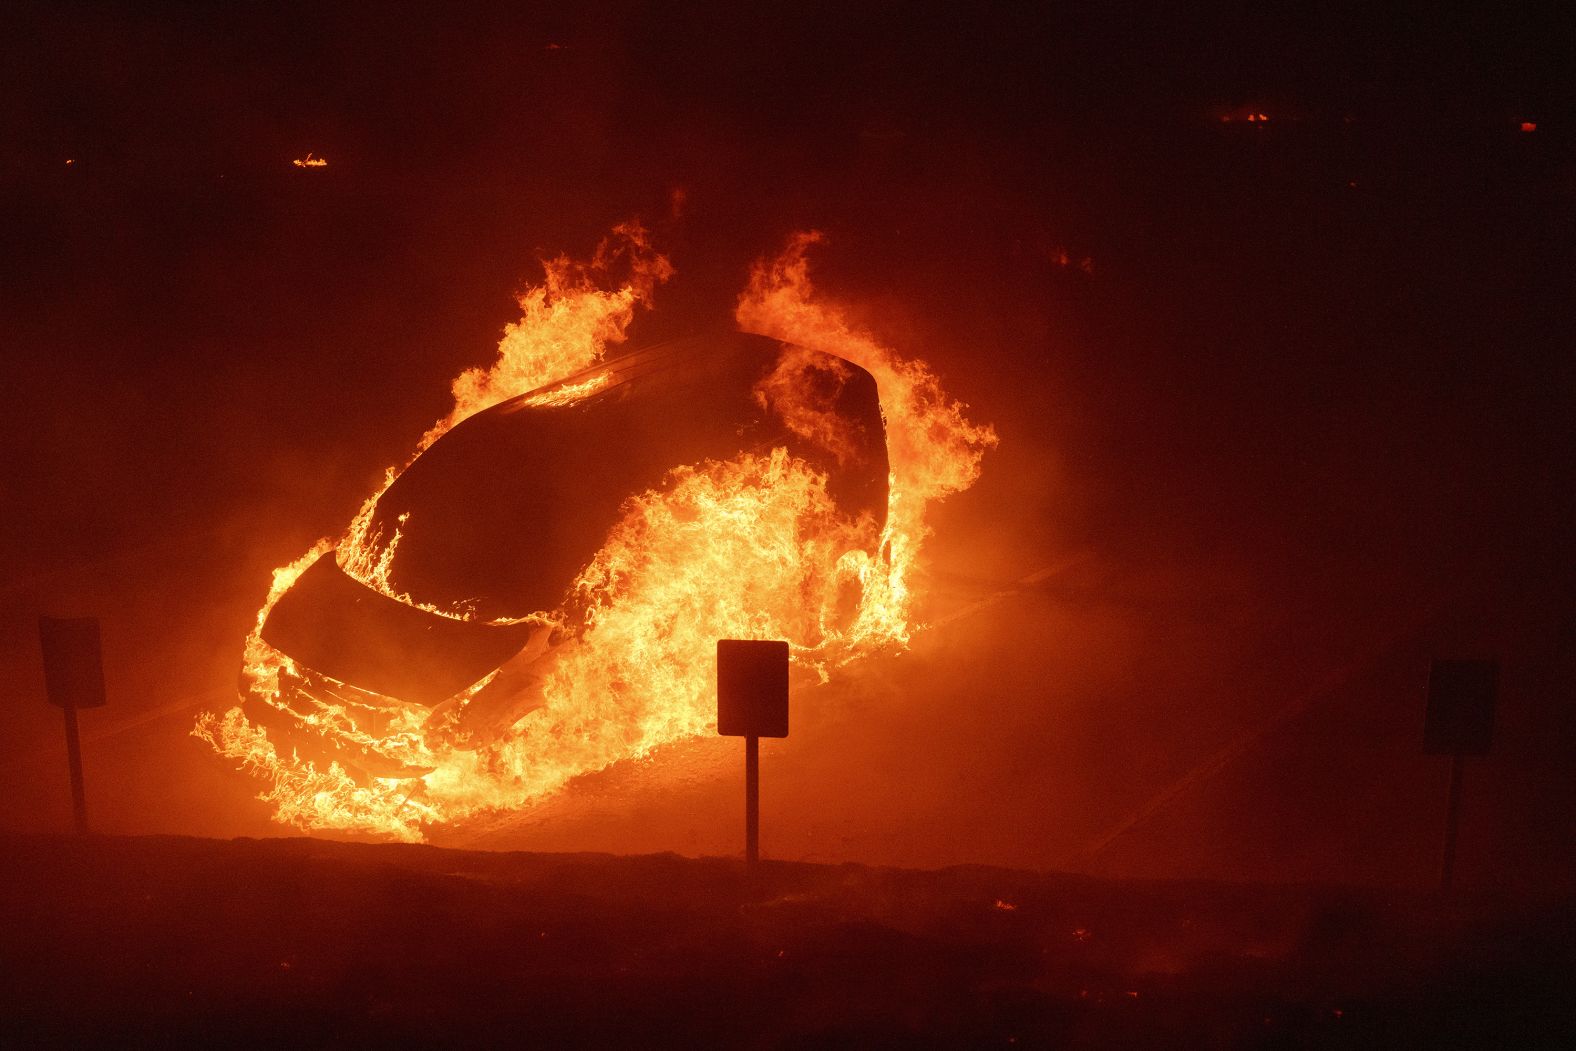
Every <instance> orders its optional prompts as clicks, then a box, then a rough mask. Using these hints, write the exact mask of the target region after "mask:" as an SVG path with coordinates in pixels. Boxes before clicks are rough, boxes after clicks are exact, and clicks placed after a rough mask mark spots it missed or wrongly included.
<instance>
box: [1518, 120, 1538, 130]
mask: <svg viewBox="0 0 1576 1051" xmlns="http://www.w3.org/2000/svg"><path fill="white" fill-rule="evenodd" d="M1521 130H1522V131H1524V132H1528V131H1537V130H1538V125H1537V122H1536V121H1530V120H1524V121H1522V122H1521Z"/></svg>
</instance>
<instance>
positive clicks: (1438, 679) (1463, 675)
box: [1423, 661, 1499, 755]
mask: <svg viewBox="0 0 1576 1051" xmlns="http://www.w3.org/2000/svg"><path fill="white" fill-rule="evenodd" d="M1498 689H1499V665H1498V664H1496V663H1495V662H1494V661H1435V662H1434V664H1433V667H1432V668H1431V669H1430V670H1429V673H1428V716H1427V718H1426V719H1425V720H1424V723H1423V751H1424V753H1425V754H1427V755H1487V754H1488V749H1489V743H1490V740H1491V739H1492V737H1493V736H1494V699H1495V696H1496V694H1497V693H1498Z"/></svg>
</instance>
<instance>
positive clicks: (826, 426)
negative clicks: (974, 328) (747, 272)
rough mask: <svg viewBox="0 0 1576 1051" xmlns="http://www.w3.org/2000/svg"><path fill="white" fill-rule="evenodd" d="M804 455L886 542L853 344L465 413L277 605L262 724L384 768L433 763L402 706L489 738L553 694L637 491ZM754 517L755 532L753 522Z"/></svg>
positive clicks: (400, 771)
mask: <svg viewBox="0 0 1576 1051" xmlns="http://www.w3.org/2000/svg"><path fill="white" fill-rule="evenodd" d="M774 450H783V451H785V452H786V454H787V456H789V457H791V458H793V459H795V460H798V461H802V462H803V463H804V464H806V465H808V467H809V468H810V469H812V470H813V471H814V472H816V473H817V474H818V475H820V476H823V477H824V479H825V492H826V496H827V497H828V498H829V499H830V501H831V502H832V504H833V505H834V507H835V513H836V515H837V516H838V517H839V519H840V520H842V521H843V522H844V523H845V525H846V535H847V536H849V537H851V538H853V543H854V544H855V545H856V546H857V547H859V548H861V549H862V550H863V551H864V552H866V553H867V554H868V555H870V556H872V557H875V556H877V551H876V549H877V547H878V546H879V545H880V543H881V536H882V529H883V525H884V524H885V520H886V513H887V499H888V492H887V487H888V461H887V448H886V435H885V429H884V426H883V419H882V411H881V405H880V401H879V399H878V396H877V390H876V383H875V380H874V379H873V378H872V377H871V375H870V374H869V373H868V372H866V371H865V370H864V369H862V368H860V367H858V366H856V365H854V364H852V363H850V362H848V361H846V360H844V359H843V358H840V357H837V356H834V355H832V354H828V353H823V352H819V351H811V350H807V349H804V348H801V347H797V346H793V345H789V344H784V343H781V342H778V341H776V340H773V339H768V338H765V337H761V336H752V335H745V334H739V333H726V334H717V335H714V336H710V337H706V338H697V339H691V340H683V341H677V342H671V343H666V344H662V345H659V346H655V347H651V348H649V349H645V350H641V351H636V352H632V353H628V354H624V355H621V356H619V357H617V358H613V359H610V360H608V361H606V362H604V363H602V364H600V365H597V366H595V367H593V368H591V369H587V370H585V371H583V372H580V373H577V374H575V375H573V376H569V377H567V378H565V379H563V380H560V381H558V382H556V383H553V384H551V385H549V386H546V387H542V388H539V389H537V390H534V391H531V392H528V393H526V394H522V395H520V396H518V397H515V398H512V399H510V400H508V401H504V402H501V403H499V404H496V405H493V406H492V407H490V408H488V409H486V410H484V411H482V412H479V413H476V414H475V415H473V416H470V417H469V418H467V419H465V420H463V421H462V422H461V423H459V424H458V425H456V426H455V427H454V428H453V429H452V430H450V431H448V433H446V434H444V435H443V436H442V437H441V438H440V439H439V440H438V441H436V442H435V443H434V444H432V445H431V447H429V448H428V449H427V450H426V451H425V452H423V453H422V454H421V455H420V456H419V457H418V458H417V459H416V460H415V461H414V462H412V463H411V464H410V466H409V467H407V468H406V469H405V471H404V472H403V473H401V474H400V475H399V476H398V477H397V478H396V479H395V480H394V481H393V482H392V484H390V485H389V486H388V488H386V489H385V490H384V491H383V492H382V493H381V495H380V496H378V498H377V500H376V502H375V504H373V505H371V506H370V507H369V508H368V509H366V511H365V512H364V515H366V516H368V517H366V519H365V521H364V522H363V523H361V524H362V525H363V529H362V530H361V534H360V535H361V536H362V537H363V538H370V540H365V539H364V541H363V543H362V544H361V545H360V548H359V549H349V550H347V548H348V547H349V546H350V545H348V544H347V543H344V542H342V545H341V549H340V550H339V551H337V552H328V553H325V554H324V555H322V556H320V557H319V558H318V559H317V561H316V562H315V563H313V564H312V565H311V567H310V568H309V569H307V570H306V572H305V573H303V574H302V575H301V576H300V577H299V578H298V579H297V580H296V582H295V583H294V585H293V586H291V587H290V588H289V590H287V591H285V592H284V593H283V595H281V596H280V597H279V598H278V600H277V602H275V604H274V605H273V607H272V609H270V610H268V612H267V615H266V619H265V620H264V622H263V624H262V628H261V636H262V639H263V640H264V641H265V642H266V643H267V644H268V645H269V646H270V647H272V648H273V649H274V650H276V651H278V653H279V654H281V655H282V656H283V657H284V658H285V659H286V661H285V666H286V671H285V672H284V673H282V674H281V675H280V677H279V681H278V688H277V691H276V692H270V693H267V694H262V693H259V692H258V691H256V690H253V691H251V692H250V693H249V694H248V695H247V696H246V698H245V702H246V703H245V711H246V714H247V716H248V718H249V719H251V720H252V721H253V722H254V723H257V724H259V725H260V726H262V727H264V728H266V730H267V732H268V733H269V736H270V737H271V738H273V739H275V740H276V741H281V742H282V740H288V741H289V743H290V745H291V746H292V747H294V748H295V750H296V751H297V752H298V753H300V754H303V755H307V756H313V757H317V758H321V759H324V760H328V759H332V760H334V761H337V762H338V763H340V764H341V765H342V766H344V767H347V768H352V769H357V770H360V771H361V772H362V773H363V774H368V775H372V776H377V777H396V778H398V777H415V776H420V775H422V774H425V773H427V772H429V770H428V769H424V768H422V767H421V766H419V765H413V764H412V762H411V761H410V759H409V757H408V753H406V757H404V758H400V757H397V756H395V755H394V754H392V751H394V750H390V749H388V748H386V747H383V737H384V731H385V728H386V727H387V726H388V725H389V721H390V719H391V717H392V716H393V715H394V713H396V712H405V711H408V710H409V707H410V706H412V705H418V706H421V707H423V708H426V709H430V714H428V715H427V716H425V719H424V723H423V725H422V731H421V732H422V736H423V737H424V738H425V739H426V740H427V741H428V742H442V743H443V744H444V745H445V746H447V747H450V748H457V749H464V750H474V749H477V748H482V747H485V746H486V745H488V744H489V743H491V742H493V741H495V740H497V739H498V738H499V736H500V735H502V734H505V733H506V732H507V731H508V730H509V729H510V727H512V726H513V725H514V724H515V723H517V722H518V721H519V720H520V719H521V718H523V717H524V716H525V715H526V714H527V713H528V712H529V711H530V710H531V709H532V708H533V707H535V706H536V705H537V704H539V703H540V693H541V690H540V684H541V679H542V676H543V674H544V673H545V671H546V670H547V669H549V668H551V667H552V665H553V663H554V660H555V655H556V654H558V653H559V652H560V651H561V650H563V649H565V648H566V647H565V644H566V643H571V642H573V641H574V640H575V638H576V636H577V635H578V634H581V633H583V631H584V630H585V627H586V625H587V623H588V622H589V621H590V620H591V619H592V612H591V611H589V610H587V609H585V608H580V607H582V606H583V605H584V601H585V597H584V596H583V595H580V594H578V593H577V589H576V587H575V584H576V581H577V579H579V575H580V574H581V573H582V571H583V570H584V569H585V567H586V566H587V565H588V563H589V562H590V561H591V560H592V559H593V557H594V556H595V555H596V554H597V552H598V550H599V549H600V548H601V547H602V545H603V544H604V542H605V541H606V539H607V537H608V534H609V530H610V529H611V528H612V527H613V526H614V525H615V524H616V523H617V522H618V521H619V520H620V516H621V514H622V513H623V511H624V509H625V508H626V506H627V504H628V502H629V501H630V500H631V499H632V498H637V497H639V496H640V495H641V494H644V493H649V492H652V491H658V490H661V489H663V488H664V487H665V486H668V485H670V484H671V483H672V479H673V477H674V472H675V468H684V467H687V466H696V465H703V464H706V463H713V462H723V461H730V460H734V459H736V458H738V457H740V456H744V455H752V454H753V455H769V454H771V453H772V452H773V451H774ZM736 528H738V529H741V530H747V529H750V528H751V524H750V523H749V522H748V521H740V522H738V523H736Z"/></svg>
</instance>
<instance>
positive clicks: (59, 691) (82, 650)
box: [38, 617, 104, 708]
mask: <svg viewBox="0 0 1576 1051" xmlns="http://www.w3.org/2000/svg"><path fill="white" fill-rule="evenodd" d="M38 637H39V640H40V641H41V642H42V643H43V647H44V688H45V689H46V690H48V691H49V703H50V704H53V705H55V706H56V707H57V708H98V707H100V706H102V705H103V703H104V668H103V661H102V660H101V658H100V650H99V622H98V621H97V620H95V619H94V618H92V617H73V618H65V619H61V618H57V617H39V618H38Z"/></svg>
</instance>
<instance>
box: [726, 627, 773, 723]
mask: <svg viewBox="0 0 1576 1051" xmlns="http://www.w3.org/2000/svg"><path fill="white" fill-rule="evenodd" d="M717 732H718V733H719V734H721V735H723V736H724V737H787V736H788V644H787V643H786V642H745V641H741V640H738V639H718V640H717Z"/></svg>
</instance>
